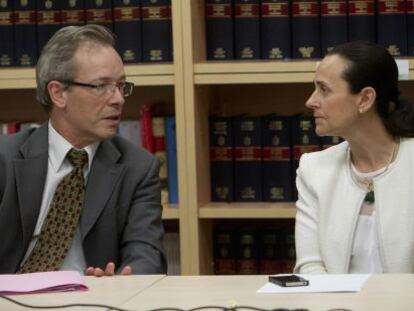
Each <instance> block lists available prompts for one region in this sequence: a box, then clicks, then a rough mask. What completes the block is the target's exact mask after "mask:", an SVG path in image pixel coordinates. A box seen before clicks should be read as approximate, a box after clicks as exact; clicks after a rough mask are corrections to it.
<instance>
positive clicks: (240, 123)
mask: <svg viewBox="0 0 414 311" xmlns="http://www.w3.org/2000/svg"><path fill="white" fill-rule="evenodd" d="M234 153H235V154H234V187H235V200H236V201H239V202H251V201H262V199H263V198H262V178H263V174H262V125H261V118H260V117H238V118H236V119H235V120H234Z"/></svg>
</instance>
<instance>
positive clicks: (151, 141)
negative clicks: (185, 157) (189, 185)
mask: <svg viewBox="0 0 414 311" xmlns="http://www.w3.org/2000/svg"><path fill="white" fill-rule="evenodd" d="M118 134H119V135H120V136H122V137H124V138H126V139H128V140H129V141H131V142H132V143H133V144H135V145H137V146H139V147H143V148H145V149H147V150H148V151H149V152H151V153H152V154H154V155H155V156H156V157H157V158H158V160H159V162H160V174H159V176H160V181H161V203H162V204H163V205H165V204H170V207H176V206H177V204H178V171H177V140H176V129H175V117H174V116H166V117H164V116H153V115H152V111H151V106H150V105H143V106H142V107H141V108H140V119H139V120H125V121H121V123H120V124H119V127H118ZM171 204H172V205H171Z"/></svg>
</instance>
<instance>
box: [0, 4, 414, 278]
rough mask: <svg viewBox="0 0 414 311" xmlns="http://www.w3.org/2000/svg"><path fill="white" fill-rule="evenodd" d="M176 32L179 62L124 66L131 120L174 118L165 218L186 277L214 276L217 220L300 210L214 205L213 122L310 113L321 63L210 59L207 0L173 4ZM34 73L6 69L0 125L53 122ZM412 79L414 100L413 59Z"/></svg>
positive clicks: (408, 88)
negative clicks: (173, 174) (161, 107)
mask: <svg viewBox="0 0 414 311" xmlns="http://www.w3.org/2000/svg"><path fill="white" fill-rule="evenodd" d="M172 29H173V50H174V62H173V63H168V64H135V65H126V66H125V71H126V75H127V79H128V80H130V81H131V82H134V83H135V84H136V91H135V92H134V94H133V96H131V97H132V99H130V98H128V99H127V104H128V105H129V106H128V105H126V106H125V110H126V117H127V118H137V117H138V107H139V105H140V104H143V103H146V102H148V101H152V100H156V101H164V102H166V103H167V106H169V107H168V109H170V110H171V111H173V112H174V113H175V116H176V131H177V158H178V185H179V198H180V203H179V206H164V211H163V219H165V220H167V221H173V222H177V223H178V228H179V234H180V256H181V272H182V274H183V275H200V274H212V273H213V265H212V263H213V244H212V232H213V228H214V223H215V221H216V220H223V219H226V220H227V219H234V220H244V221H246V220H247V221H248V220H249V219H252V220H253V219H268V220H272V219H293V218H294V217H295V213H296V210H295V206H294V203H293V202H287V203H265V202H258V203H217V202H210V173H209V169H210V168H209V158H208V156H209V145H208V117H209V115H211V114H212V113H221V114H222V115H234V114H235V113H238V112H242V113H246V112H248V113H251V114H257V115H258V114H264V112H271V111H277V112H279V113H281V114H287V115H289V114H293V113H296V112H300V111H303V110H304V102H305V100H306V98H307V96H309V94H310V91H311V90H312V89H313V85H312V80H313V73H314V70H315V67H316V66H317V63H318V61H317V60H312V61H229V62H208V61H206V60H205V34H204V33H205V26H204V0H172ZM34 74H35V73H34V69H33V68H1V69H0V96H1V99H2V100H1V102H0V122H6V121H8V122H12V121H26V119H27V118H29V117H32V118H34V119H35V120H34V121H44V120H45V119H46V118H47V116H46V115H44V114H42V111H41V108H40V107H39V106H40V105H39V104H36V103H35V97H34V95H35V92H34V88H35V87H36V82H35V77H34ZM406 79H407V81H404V83H403V85H402V87H403V93H404V94H406V93H408V96H409V97H414V90H413V89H414V88H413V87H412V85H413V81H414V60H413V59H409V75H408V76H407V77H406ZM135 93H136V94H135ZM258 94H260V96H258ZM275 99H276V100H275Z"/></svg>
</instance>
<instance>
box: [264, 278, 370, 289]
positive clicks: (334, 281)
mask: <svg viewBox="0 0 414 311" xmlns="http://www.w3.org/2000/svg"><path fill="white" fill-rule="evenodd" d="M298 275H300V276H302V277H304V278H305V279H307V280H309V285H308V286H298V287H281V286H278V285H275V284H273V283H266V284H265V285H264V286H262V287H261V288H259V289H258V290H257V293H258V294H265V293H268V294H269V293H329V292H359V291H360V290H361V289H362V287H363V286H364V284H365V282H366V281H367V280H368V279H369V277H370V276H371V275H370V274H317V275H316V274H298Z"/></svg>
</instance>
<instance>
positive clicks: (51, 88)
mask: <svg viewBox="0 0 414 311" xmlns="http://www.w3.org/2000/svg"><path fill="white" fill-rule="evenodd" d="M47 90H48V92H49V96H50V99H51V100H52V102H53V105H54V106H56V107H58V108H64V107H65V105H66V93H65V90H64V85H63V84H62V83H61V82H59V81H56V80H52V81H50V82H49V83H48V85H47Z"/></svg>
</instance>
